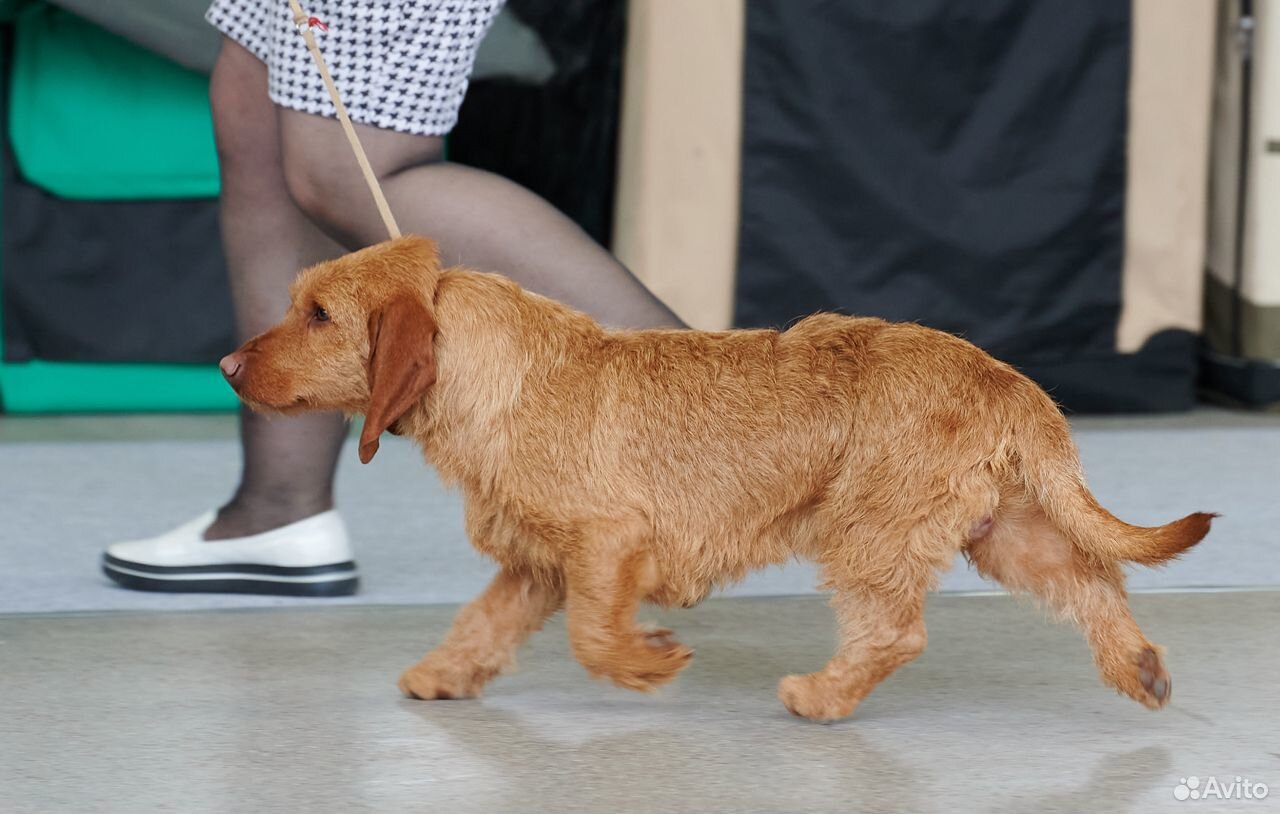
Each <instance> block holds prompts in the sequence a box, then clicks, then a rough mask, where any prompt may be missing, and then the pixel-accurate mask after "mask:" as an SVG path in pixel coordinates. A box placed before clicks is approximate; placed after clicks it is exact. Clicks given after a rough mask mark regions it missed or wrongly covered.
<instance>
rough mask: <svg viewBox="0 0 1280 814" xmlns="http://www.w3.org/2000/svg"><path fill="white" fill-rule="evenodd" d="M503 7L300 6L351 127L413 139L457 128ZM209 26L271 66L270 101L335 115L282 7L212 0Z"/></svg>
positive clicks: (384, 2) (276, 1)
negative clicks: (480, 54)
mask: <svg viewBox="0 0 1280 814" xmlns="http://www.w3.org/2000/svg"><path fill="white" fill-rule="evenodd" d="M503 2H504V0H304V2H303V3H302V6H303V8H304V9H305V10H306V12H307V13H308V14H309V15H311V16H313V17H315V18H317V19H319V20H321V21H322V22H323V23H324V24H325V25H327V26H328V31H321V30H319V29H318V28H316V29H314V30H315V34H316V41H317V43H318V44H319V46H320V51H321V53H323V54H324V58H325V61H326V62H327V63H328V65H329V71H330V73H332V74H333V80H334V84H336V85H337V86H338V92H339V93H340V94H341V95H342V102H343V104H344V105H346V107H347V112H348V113H350V114H351V119H352V121H356V122H359V123H361V124H368V125H373V126H374V127H380V128H383V129H387V130H396V131H399V132H402V133H413V134H415V135H419V136H439V135H444V134H446V133H448V132H449V131H450V130H451V129H453V126H454V124H455V123H456V122H457V120H458V108H459V107H460V106H461V105H462V97H463V96H465V95H466V92H467V83H468V80H469V77H470V76H471V69H472V66H473V65H474V63H475V58H476V49H477V48H478V47H479V45H480V40H481V39H483V38H484V35H485V32H486V31H488V30H489V26H490V25H491V24H492V23H493V18H494V17H496V16H497V14H498V11H499V10H500V9H501V8H502V4H503ZM205 18H206V19H207V20H208V21H209V22H210V23H212V24H213V25H214V26H216V27H217V28H218V30H220V31H221V32H222V33H223V34H225V35H226V36H227V37H230V38H231V39H233V40H235V41H236V42H238V43H240V44H241V45H243V46H244V47H245V48H247V49H248V50H249V51H251V52H253V53H254V54H255V55H257V57H258V58H259V59H261V60H262V61H263V62H264V63H266V65H267V73H268V92H269V93H270V95H271V100H272V101H274V102H275V103H276V104H278V105H281V106H283V107H288V108H292V109H294V110H301V111H304V112H306V113H318V114H320V115H323V116H334V115H336V114H335V112H334V109H333V103H332V102H330V101H329V94H328V93H327V92H326V91H325V88H324V83H323V82H322V81H321V79H320V74H319V72H318V71H317V70H316V66H315V63H314V62H313V61H312V59H311V54H310V53H308V51H307V47H306V44H305V43H304V41H303V39H302V36H301V35H300V34H299V33H298V29H297V28H296V27H295V25H294V22H293V14H292V12H291V11H290V10H289V2H288V0H213V5H211V6H210V7H209V11H208V12H207V13H206V15H205Z"/></svg>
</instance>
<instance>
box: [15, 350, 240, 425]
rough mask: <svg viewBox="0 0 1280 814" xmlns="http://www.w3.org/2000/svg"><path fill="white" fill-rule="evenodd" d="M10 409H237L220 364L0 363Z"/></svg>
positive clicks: (70, 410) (180, 410)
mask: <svg viewBox="0 0 1280 814" xmlns="http://www.w3.org/2000/svg"><path fill="white" fill-rule="evenodd" d="M0 399H2V400H3V403H4V411H5V412H6V413H141V412H196V411H210V410H234V409H236V408H237V406H238V404H239V401H238V400H237V399H236V396H235V393H234V392H232V390H231V388H230V387H228V386H227V383H226V382H225V381H223V379H222V375H221V373H219V372H218V368H217V366H215V365H123V364H121V365H107V364H79V363H68V362H27V363H25V364H4V365H0Z"/></svg>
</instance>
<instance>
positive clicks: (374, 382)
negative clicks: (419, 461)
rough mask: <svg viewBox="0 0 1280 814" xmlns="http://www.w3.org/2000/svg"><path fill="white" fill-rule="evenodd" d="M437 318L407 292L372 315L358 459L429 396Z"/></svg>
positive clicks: (367, 457) (364, 458)
mask: <svg viewBox="0 0 1280 814" xmlns="http://www.w3.org/2000/svg"><path fill="white" fill-rule="evenodd" d="M435 336H436V321H435V319H434V318H433V317H432V315H431V312H430V311H429V310H428V309H427V307H426V306H425V305H423V303H422V302H420V301H419V300H417V299H416V298H414V297H411V296H408V295H401V296H398V297H396V298H395V299H392V300H391V301H390V302H388V303H387V304H386V305H385V306H383V307H382V308H380V309H378V310H377V311H375V312H374V313H373V314H371V315H370V316H369V408H368V409H367V410H366V411H365V414H364V429H363V430H362V431H361V432H360V461H361V462H362V463H366V464H367V463H369V461H371V460H373V456H374V454H375V453H376V452H377V451H378V436H380V435H382V433H383V431H385V430H386V429H387V428H388V427H390V426H391V425H392V424H393V423H395V420H396V419H397V418H399V417H400V416H402V415H404V413H405V411H407V410H408V409H409V408H410V407H412V406H413V405H414V404H416V403H417V402H418V400H419V399H421V398H422V397H423V395H425V394H426V392H427V389H428V388H430V387H431V385H432V384H434V383H435V380H436V358H435V348H434V345H435Z"/></svg>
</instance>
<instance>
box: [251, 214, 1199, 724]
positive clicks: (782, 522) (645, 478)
mask: <svg viewBox="0 0 1280 814" xmlns="http://www.w3.org/2000/svg"><path fill="white" fill-rule="evenodd" d="M293 302H294V307H293V310H292V311H291V312H290V314H289V316H288V317H286V319H285V321H284V322H283V323H281V324H280V325H279V326H277V327H276V328H273V329H272V330H271V331H268V332H267V333H266V334H264V335H262V336H261V337H259V338H257V339H255V340H253V341H251V342H250V343H248V344H247V345H246V346H245V348H243V349H242V350H241V351H239V352H238V353H239V361H241V363H242V373H241V374H240V375H239V376H238V377H237V378H236V379H235V380H234V382H233V383H234V384H235V385H236V387H237V390H238V391H239V393H240V395H241V396H242V397H243V398H244V399H245V400H246V401H248V402H249V403H251V404H254V405H258V406H261V407H266V408H270V409H281V410H295V409H312V408H324V409H335V408H336V409H342V410H346V411H348V412H349V413H364V414H366V424H365V431H364V434H363V435H362V438H361V445H360V450H361V457H362V459H364V460H368V459H369V458H371V457H372V456H373V454H374V453H376V451H377V437H378V435H379V434H380V433H381V432H382V431H383V430H385V429H388V428H392V429H394V430H395V431H397V432H400V433H403V434H405V435H408V436H410V437H412V438H413V439H414V440H416V441H417V443H418V444H420V445H421V447H422V449H423V451H424V453H425V454H426V457H427V458H428V459H429V460H430V461H431V462H432V463H433V464H434V465H435V466H436V467H437V469H439V471H440V473H441V475H443V477H444V478H445V479H446V480H448V481H450V482H453V483H456V484H458V485H459V486H461V488H462V491H463V494H464V495H465V499H466V527H467V532H468V534H469V535H470V537H471V540H472V542H473V544H474V545H475V546H476V548H478V549H479V550H480V551H482V552H483V553H485V554H486V555H488V556H490V557H492V558H493V559H494V560H496V561H497V562H498V563H500V564H501V566H502V570H501V572H500V574H499V575H498V577H497V578H496V579H495V580H494V582H493V584H492V585H491V586H490V587H489V589H488V590H487V591H485V593H484V594H483V595H482V596H481V597H480V598H478V599H477V600H476V601H475V602H473V603H472V604H470V605H468V606H467V607H466V608H464V609H463V611H462V612H461V613H460V614H459V616H458V619H457V622H456V624H455V626H454V629H453V630H452V631H451V632H450V634H449V636H448V637H447V638H446V640H445V642H444V643H443V644H442V645H441V646H440V647H438V648H437V649H435V650H434V651H432V652H431V654H429V655H428V656H427V657H426V658H425V659H424V660H423V661H422V662H421V663H420V664H418V665H417V666H415V667H413V668H410V669H409V670H408V671H407V672H406V673H405V674H404V676H403V677H402V678H401V688H402V689H403V690H404V691H405V692H406V693H407V694H409V695H412V696H415V697H418V698H459V697H467V696H473V695H476V694H477V693H479V692H480V689H481V687H482V686H483V685H484V683H485V682H487V681H488V680H489V679H490V678H492V677H493V676H494V675H496V674H497V673H498V672H500V671H501V670H502V669H504V668H505V667H506V666H508V665H509V664H510V663H511V662H512V660H513V657H514V653H515V650H516V648H517V647H518V646H519V644H520V642H521V641H523V640H524V639H525V637H526V636H528V634H529V633H531V632H532V631H534V630H536V629H537V628H538V627H539V626H540V625H541V624H542V622H543V620H544V619H545V618H546V617H547V616H548V615H550V614H551V613H553V612H555V611H556V610H557V609H558V608H560V607H564V608H565V609H566V610H567V613H568V629H569V637H570V640H571V643H572V646H573V650H574V653H575V655H576V656H577V657H578V659H579V660H580V661H581V662H582V664H583V665H584V666H585V667H586V668H587V670H588V671H590V672H591V673H592V674H594V675H599V676H604V677H607V678H609V679H611V680H612V681H614V682H616V683H618V684H621V685H623V686H626V687H632V688H635V689H650V688H653V687H656V686H658V685H660V684H662V683H664V682H667V681H669V680H671V679H672V678H673V677H674V676H675V674H676V673H677V672H678V671H679V670H680V669H681V668H683V667H684V666H685V665H686V664H688V662H689V659H690V657H691V655H692V653H691V651H690V650H689V649H688V648H686V647H684V646H683V645H681V644H679V643H677V642H675V641H674V640H672V638H671V634H670V631H654V630H646V629H644V628H642V627H640V626H638V625H637V624H636V621H635V612H636V608H637V605H638V603H639V602H641V601H644V600H648V601H652V602H656V603H659V604H662V605H684V606H688V605H692V604H695V603H697V602H698V601H699V600H701V599H702V598H703V597H705V596H706V595H707V594H708V593H709V592H710V591H712V590H713V589H715V588H716V587H717V586H720V585H724V584H725V583H728V582H731V581H733V580H736V579H739V578H740V577H742V576H743V575H744V574H746V573H747V572H749V571H751V570H753V569H757V568H760V567H762V566H766V565H770V564H775V563H781V562H783V561H785V560H787V559H789V558H791V557H796V556H798V557H804V558H807V559H811V560H814V561H816V562H818V563H819V564H820V565H821V569H822V575H823V584H824V586H825V587H826V588H828V589H830V590H831V591H832V592H833V593H834V598H833V605H834V607H835V610H836V613H837V616H838V619H839V623H840V630H841V642H840V646H839V648H838V650H837V652H836V654H835V656H834V657H833V658H832V659H831V661H830V663H828V664H827V666H826V667H824V668H823V669H822V670H820V671H819V672H816V673H813V674H810V675H796V676H790V677H788V678H785V679H783V681H782V683H781V685H780V687H779V694H780V696H781V698H782V700H783V702H784V703H785V704H786V706H787V708H788V709H790V710H792V711H793V712H795V713H797V714H799V715H804V716H807V717H810V718H815V719H822V720H829V719H833V718H839V717H842V716H845V715H848V714H849V713H850V712H851V711H852V710H853V708H854V707H855V705H856V704H857V703H858V701H859V700H861V699H862V698H863V697H864V696H865V695H866V694H867V693H868V692H870V691H871V689H872V688H873V687H874V686H875V685H876V684H877V683H878V682H880V681H881V680H883V679H884V678H885V677H887V676H888V675H889V674H890V673H892V672H893V670H894V669H896V668H897V667H898V666H900V665H901V664H904V663H906V662H907V661H909V660H911V659H912V658H914V657H915V656H917V655H919V653H920V652H922V651H923V650H924V647H925V641H926V635H925V629H924V622H923V614H922V611H923V605H924V597H925V593H926V592H927V591H928V590H929V589H930V588H931V587H932V586H933V585H934V584H935V580H936V575H937V574H938V572H939V571H941V570H943V569H945V568H947V567H948V566H949V565H950V563H951V562H952V561H953V559H954V558H955V555H956V554H957V553H958V552H964V553H966V554H967V556H968V557H969V558H970V559H971V561H972V562H973V563H974V564H975V565H976V566H977V567H978V568H979V569H980V570H981V571H982V572H983V573H984V574H987V575H988V576H991V577H993V578H995V579H997V580H999V581H1001V582H1002V583H1004V584H1005V585H1008V586H1009V587H1011V588H1014V589H1017V590H1026V591H1031V592H1033V593H1035V594H1038V595H1039V596H1041V597H1043V598H1045V599H1046V600H1047V601H1048V602H1049V603H1050V604H1051V605H1052V606H1053V607H1055V608H1057V609H1058V610H1060V611H1061V612H1063V613H1064V614H1066V615H1068V616H1070V617H1071V618H1072V619H1074V620H1075V621H1076V622H1077V623H1078V624H1080V625H1081V626H1082V627H1083V628H1084V630H1085V632H1086V633H1087V635H1088V637H1089V641H1090V643H1091V645H1092V647H1093V650H1094V653H1095V655H1096V658H1097V662H1098V665H1099V668H1100V670H1101V673H1102V676H1103V679H1104V680H1105V681H1107V682H1108V683H1109V684H1111V685H1112V686H1113V687H1116V688H1117V689H1119V690H1120V691H1122V692H1124V693H1126V694H1128V695H1130V696H1132V697H1133V698H1135V699H1137V700H1138V701H1140V702H1141V703H1143V704H1146V705H1147V706H1149V707H1153V708H1154V707H1159V706H1162V705H1164V704H1165V703H1166V701H1167V700H1168V698H1169V690H1170V684H1169V679H1168V675H1167V673H1166V672H1165V670H1164V667H1163V664H1162V663H1161V659H1160V655H1159V653H1160V651H1159V649H1158V648H1157V647H1156V646H1155V645H1152V644H1151V643H1150V642H1148V641H1147V640H1146V639H1145V637H1143V635H1142V633H1141V631H1140V630H1138V627H1137V625H1136V623H1135V622H1134V621H1133V617H1132V616H1131V615H1130V613H1129V609H1128V606H1127V603H1126V600H1125V592H1124V578H1123V576H1122V573H1121V570H1120V565H1121V563H1122V562H1124V561H1134V562H1141V563H1146V564H1152V563H1157V562H1162V561H1164V560H1166V559H1168V558H1170V557H1172V556H1176V555H1177V554H1178V553H1180V552H1182V551H1184V550H1186V549H1187V548H1188V547H1190V546H1191V545H1194V544H1195V543H1196V542H1197V541H1199V539H1200V538H1201V537H1203V536H1204V534H1205V533H1206V532H1207V530H1208V526H1209V516H1208V515H1203V514H1198V515H1192V516H1190V517H1188V518H1185V519H1183V520H1181V521H1178V522H1176V523H1172V524H1170V525H1168V526H1163V527H1160V528H1157V529H1142V528H1136V527H1134V526H1130V525H1127V524H1124V523H1122V522H1120V521H1119V520H1117V519H1115V518H1114V517H1112V516H1111V515H1110V514H1109V513H1107V512H1106V511H1105V510H1104V509H1102V508H1101V507H1100V506H1099V505H1098V504H1097V502H1096V501H1094V499H1093V497H1092V496H1091V495H1090V494H1089V492H1088V490H1087V489H1086V488H1085V484H1084V478H1083V475H1082V474H1081V470H1080V465H1079V461H1078V459H1077V455H1076V451H1075V448H1074V445H1073V444H1072V442H1071V438H1070V434H1069V432H1068V429H1067V425H1066V422H1065V421H1064V419H1063V417H1062V415H1061V413H1060V412H1059V411H1058V409H1057V408H1056V406H1055V405H1054V404H1053V402H1052V401H1051V400H1050V399H1049V397H1048V396H1047V395H1045V393H1044V392H1043V391H1042V390H1041V389H1040V388H1038V387H1037V386H1036V385H1035V384H1033V383H1032V382H1031V381H1029V380H1028V379H1027V378H1025V377H1024V376H1022V375H1021V374H1019V373H1018V372H1017V371H1015V370H1014V369H1012V368H1011V367H1009V366H1008V365H1005V364H1003V363H1001V362H998V361H996V360H995V359H992V358H991V357H990V356H988V355H987V354H986V353H984V352H982V351H981V350H979V349H978V348H976V347H974V346H973V345H971V344H969V343H968V342H965V341H963V340H961V339H958V338H956V337H954V336H950V335H948V334H945V333H941V332H938V331H933V330H929V329H927V328H923V327H920V326H918V325H910V324H892V323H888V322H884V321H882V320H878V319H854V318H848V317H841V316H835V315H829V314H828V315H819V316H813V317H810V318H808V319H805V320H802V321H801V322H799V323H797V324H796V325H795V326H794V327H792V328H790V329H789V330H787V331H785V332H783V333H778V332H775V331H729V332H720V333H705V332H698V331H673V330H664V331H622V332H609V331H606V330H604V329H602V328H601V327H600V326H599V325H597V324H596V323H595V322H593V321H592V320H591V319H589V318H588V317H586V316H585V315H583V314H580V313H577V312H574V311H572V310H570V309H568V308H566V307H564V306H562V305H559V304H557V303H555V302H552V301H550V300H547V299H545V298H543V297H539V296H536V295H533V294H530V293H527V292H525V291H522V290H521V289H520V288H519V287H518V286H516V285H515V284H514V283H512V282H510V281H509V280H507V279H505V278H503V277H500V276H497V275H492V274H481V273H477V272H474V271H470V270H467V269H460V268H453V269H446V270H441V269H440V268H439V264H438V261H437V259H436V252H435V247H434V244H432V243H431V242H430V241H427V240H424V239H422V238H404V239H401V240H397V241H393V242H391V243H387V244H383V245H380V246H376V247H373V248H370V249H366V250H364V251H361V252H357V253H355V254H352V255H349V256H347V257H344V258H341V259H339V260H335V261H333V262H330V263H326V264H323V265H320V266H317V267H314V268H312V269H308V270H307V271H305V272H304V273H303V274H302V275H301V276H300V278H299V280H298V281H297V283H296V284H295V286H294V291H293ZM317 305H320V306H323V307H324V308H325V309H326V310H327V312H328V313H329V314H330V315H331V319H330V320H329V321H328V322H317V321H316V320H314V319H312V318H311V315H312V314H313V313H314V309H315V308H316V306H317Z"/></svg>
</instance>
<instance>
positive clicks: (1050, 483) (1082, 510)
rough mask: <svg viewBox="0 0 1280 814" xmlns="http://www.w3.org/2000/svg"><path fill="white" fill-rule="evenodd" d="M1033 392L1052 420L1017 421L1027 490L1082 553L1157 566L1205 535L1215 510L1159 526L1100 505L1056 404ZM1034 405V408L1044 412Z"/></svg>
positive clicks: (1109, 559)
mask: <svg viewBox="0 0 1280 814" xmlns="http://www.w3.org/2000/svg"><path fill="white" fill-rule="evenodd" d="M1036 390H1037V391H1038V392H1037V393H1036V395H1037V396H1038V397H1039V398H1041V399H1043V400H1044V402H1045V403H1046V404H1045V406H1046V407H1047V408H1048V409H1049V410H1050V411H1052V418H1053V420H1048V417H1047V416H1046V420H1044V421H1038V422H1032V423H1030V424H1022V425H1020V426H1019V427H1018V430H1017V431H1016V440H1015V448H1016V449H1017V453H1018V458H1019V459H1020V467H1019V468H1020V470H1021V474H1022V479H1023V483H1024V485H1025V487H1026V489H1027V491H1028V492H1029V493H1030V494H1031V495H1032V496H1033V497H1035V499H1036V501H1037V502H1038V503H1039V504H1040V507H1041V508H1042V509H1043V510H1044V513H1045V515H1046V516H1048V518H1049V520H1050V522H1052V523H1053V524H1054V525H1055V526H1056V527H1057V528H1058V530H1059V531H1060V532H1062V533H1063V535H1065V536H1066V537H1067V538H1068V539H1069V540H1071V541H1072V543H1074V544H1075V545H1076V547H1078V548H1079V549H1080V550H1081V551H1083V552H1085V553H1087V554H1091V555H1093V556H1095V557H1097V558H1098V559H1101V560H1103V561H1105V562H1120V561H1124V562H1135V563H1139V564H1141V565H1159V564H1160V563H1163V562H1167V561H1169V560H1171V559H1173V558H1174V557H1177V556H1178V555H1179V554H1181V553H1183V552H1184V551H1186V550H1187V549H1189V548H1191V547H1192V546H1194V545H1195V544H1196V543H1198V542H1200V541H1201V540H1202V539H1204V536H1205V535H1206V534H1208V533H1209V524H1210V522H1211V521H1212V520H1213V518H1215V517H1217V516H1218V515H1216V514H1210V513H1206V512H1196V513H1195V514H1190V515H1187V516H1186V517H1184V518H1182V519H1181V520H1175V521H1174V522H1172V523H1169V524H1167V525H1163V526H1155V527H1152V528H1147V527H1143V526H1132V525H1129V524H1128V523H1125V522H1124V521H1122V520H1120V519H1119V518H1117V517H1116V516H1115V515H1113V514H1111V512H1109V511H1107V510H1106V509H1104V508H1103V507H1102V506H1101V505H1099V503H1098V501H1097V500H1096V499H1095V498H1094V497H1093V495H1092V494H1090V492H1089V489H1088V488H1087V487H1086V486H1085V481H1084V472H1083V470H1082V468H1081V466H1080V458H1079V455H1078V454H1077V452H1076V447H1075V443H1074V442H1073V441H1072V440H1071V433H1070V432H1069V430H1068V429H1067V425H1066V422H1065V421H1064V420H1062V417H1061V413H1060V412H1059V411H1058V408H1057V406H1056V405H1054V404H1053V402H1052V400H1051V399H1049V397H1048V396H1047V395H1046V394H1045V393H1044V392H1043V391H1039V388H1036ZM1040 406H1041V405H1036V407H1037V409H1036V412H1037V413H1038V414H1043V412H1044V411H1043V410H1041V409H1039V408H1040Z"/></svg>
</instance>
